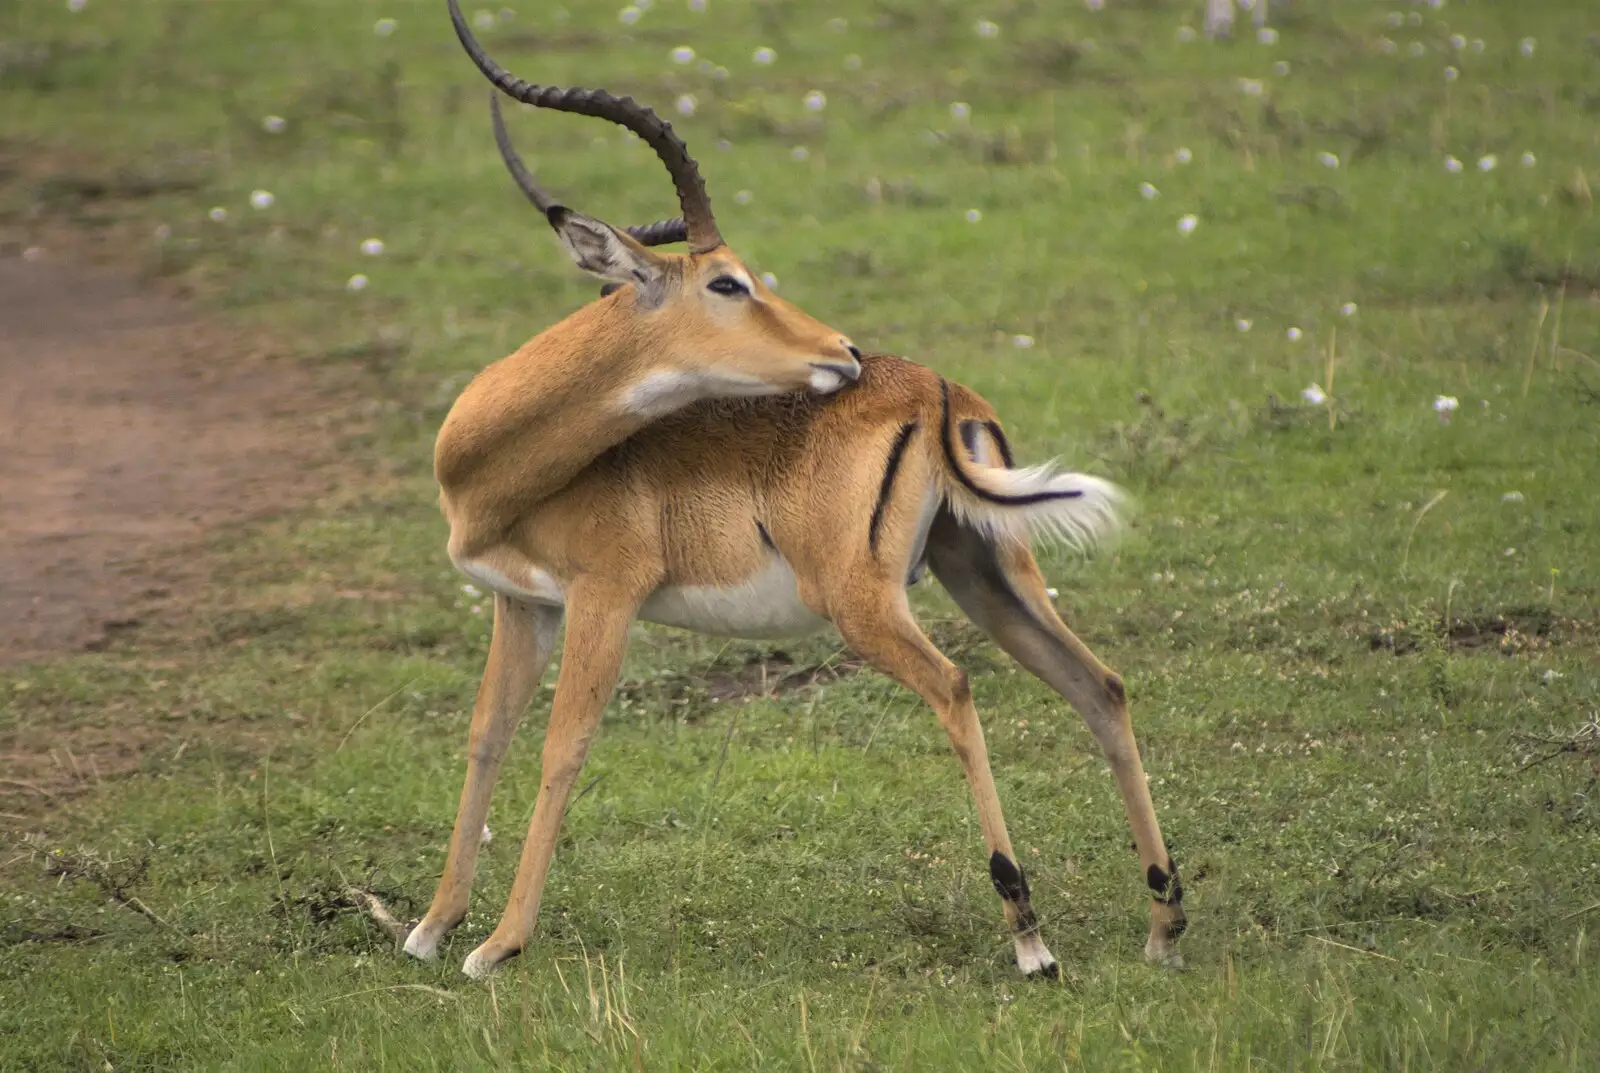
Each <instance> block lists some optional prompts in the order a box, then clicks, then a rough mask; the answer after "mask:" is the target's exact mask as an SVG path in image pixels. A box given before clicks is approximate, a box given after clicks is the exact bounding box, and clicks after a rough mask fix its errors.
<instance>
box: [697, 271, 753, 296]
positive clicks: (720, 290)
mask: <svg viewBox="0 0 1600 1073" xmlns="http://www.w3.org/2000/svg"><path fill="white" fill-rule="evenodd" d="M706 290H708V291H711V292H712V293H714V294H720V295H723V296H725V297H728V298H742V297H744V296H746V295H748V294H749V293H750V288H749V287H746V286H745V285H744V284H743V283H740V282H739V281H738V280H736V279H734V278H733V277H732V276H718V277H717V278H716V279H714V280H712V281H711V282H710V283H707V284H706Z"/></svg>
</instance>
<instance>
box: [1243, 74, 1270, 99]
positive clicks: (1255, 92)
mask: <svg viewBox="0 0 1600 1073" xmlns="http://www.w3.org/2000/svg"><path fill="white" fill-rule="evenodd" d="M1263 88H1264V87H1263V85H1262V83H1261V79H1259V78H1241V79H1239V92H1240V93H1243V94H1244V95H1245V96H1246V97H1259V96H1261V90H1262V89H1263Z"/></svg>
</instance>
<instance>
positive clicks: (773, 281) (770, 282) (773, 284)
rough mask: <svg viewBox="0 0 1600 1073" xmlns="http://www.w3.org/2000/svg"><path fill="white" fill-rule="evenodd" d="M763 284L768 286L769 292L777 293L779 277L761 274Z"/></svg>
mask: <svg viewBox="0 0 1600 1073" xmlns="http://www.w3.org/2000/svg"><path fill="white" fill-rule="evenodd" d="M761 282H762V283H765V284H766V285H767V289H768V290H772V291H775V290H777V289H778V277H777V276H774V275H773V274H772V273H771V272H763V273H761Z"/></svg>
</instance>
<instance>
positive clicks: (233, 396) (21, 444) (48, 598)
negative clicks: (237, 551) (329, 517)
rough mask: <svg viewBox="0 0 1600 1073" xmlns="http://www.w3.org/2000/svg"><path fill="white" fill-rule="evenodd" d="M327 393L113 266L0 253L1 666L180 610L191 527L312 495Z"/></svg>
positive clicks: (188, 577) (198, 579) (322, 452)
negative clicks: (88, 266)
mask: <svg viewBox="0 0 1600 1073" xmlns="http://www.w3.org/2000/svg"><path fill="white" fill-rule="evenodd" d="M338 405H339V401H338V400H337V399H332V398H330V397H329V393H328V392H325V391H319V390H318V385H317V384H315V383H314V382H313V378H312V376H311V375H310V374H309V373H308V372H306V371H305V370H304V369H301V368H298V367H297V366H295V365H294V364H293V363H292V362H289V361H284V360H271V359H269V358H266V357H264V356H262V354H261V353H260V348H259V347H253V346H252V345H251V344H250V343H249V341H247V340H245V339H241V338H240V337H239V336H238V335H237V334H233V333H230V332H228V331H227V330H226V329H225V328H223V327H221V326H220V325H217V324H213V323H211V322H209V321H207V320H205V319H204V318H202V317H200V316H198V315H196V314H195V313H194V312H193V311H191V310H190V309H188V308H187V307H186V306H184V305H183V304H181V303H179V302H177V301H176V300H173V299H171V298H168V297H166V296H164V295H161V294H159V293H155V292H153V291H151V290H149V289H147V288H142V287H140V286H138V285H137V284H135V283H134V282H133V281H132V280H131V279H130V278H129V277H127V276H125V275H123V274H120V273H118V272H116V271H113V270H109V269H104V268H86V267H83V266H82V265H81V264H77V263H63V262H61V261H58V260H55V259H53V258H52V257H51V256H50V254H49V253H45V254H43V255H42V256H38V257H37V259H35V260H31V261H30V260H25V259H23V258H20V257H15V256H13V257H9V258H6V259H4V260H0V666H6V665H15V664H18V663H23V662H28V661H31V660H37V659H41V658H45V657H49V656H52V655H57V654H61V653H65V652H72V651H82V650H84V649H95V648H100V647H104V646H105V645H106V644H107V643H109V641H110V640H111V639H112V638H113V637H115V636H116V634H117V633H118V632H120V631H125V630H128V629H131V628H134V627H135V626H137V625H138V624H140V623H141V622H142V621H145V620H146V619H147V618H149V617H150V616H153V615H158V614H161V613H162V612H163V610H166V611H171V610H174V609H177V608H181V607H182V605H183V603H184V600H185V598H186V596H190V595H192V594H193V593H194V592H195V591H197V589H198V588H199V587H200V586H202V585H203V584H205V582H206V580H207V579H206V571H205V570H204V568H203V565H202V563H201V562H200V561H199V559H200V553H199V551H198V550H197V549H198V545H199V543H200V541H201V540H202V539H203V538H205V537H206V536H208V535H209V534H212V533H214V532H215V531H217V530H218V529H219V528H220V527H224V526H228V525H233V524H237V523H239V522H241V521H244V520H247V519H250V518H254V517H260V516H262V515H266V514H272V513H276V512H280V511H282V510H284V509H286V508H291V507H293V506H295V505H297V504H303V503H305V502H306V501H307V500H308V498H314V497H315V496H316V495H317V493H318V491H319V490H320V489H321V487H322V486H323V484H324V477H323V475H322V473H321V472H319V471H320V470H321V469H322V465H321V464H322V463H324V462H325V461H326V459H327V457H328V456H329V455H330V454H331V451H330V446H331V440H332V436H331V435H330V432H329V429H328V427H327V426H328V424H329V421H330V419H331V417H332V416H333V414H334V413H335V412H336V409H337V407H338Z"/></svg>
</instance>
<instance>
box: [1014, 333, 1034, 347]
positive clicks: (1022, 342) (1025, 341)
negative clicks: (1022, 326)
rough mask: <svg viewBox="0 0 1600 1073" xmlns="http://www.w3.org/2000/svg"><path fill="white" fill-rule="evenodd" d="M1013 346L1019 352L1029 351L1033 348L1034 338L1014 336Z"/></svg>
mask: <svg viewBox="0 0 1600 1073" xmlns="http://www.w3.org/2000/svg"><path fill="white" fill-rule="evenodd" d="M1011 345H1012V346H1014V347H1016V348H1017V349H1018V350H1027V349H1028V348H1029V347H1031V346H1033V336H1031V335H1013V336H1012V337H1011Z"/></svg>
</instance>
